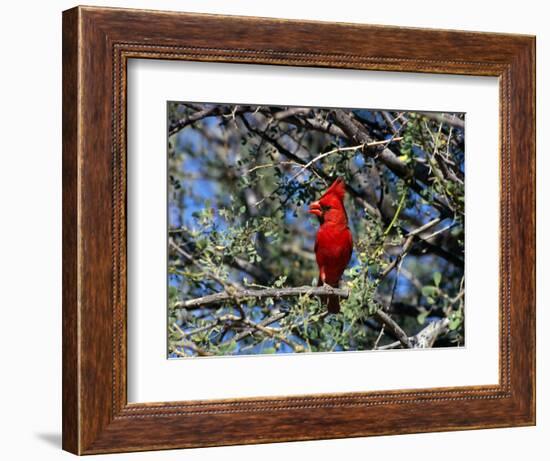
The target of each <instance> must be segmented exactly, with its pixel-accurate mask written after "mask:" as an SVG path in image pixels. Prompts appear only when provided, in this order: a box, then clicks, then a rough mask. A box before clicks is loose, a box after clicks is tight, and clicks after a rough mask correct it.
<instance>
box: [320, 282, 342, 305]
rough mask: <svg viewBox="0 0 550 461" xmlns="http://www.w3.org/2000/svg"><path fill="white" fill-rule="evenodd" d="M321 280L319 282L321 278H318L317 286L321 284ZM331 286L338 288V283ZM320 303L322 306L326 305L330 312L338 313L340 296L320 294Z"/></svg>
mask: <svg viewBox="0 0 550 461" xmlns="http://www.w3.org/2000/svg"><path fill="white" fill-rule="evenodd" d="M322 285H323V282H321V278H319V281H318V282H317V286H319V287H320V286H322ZM330 286H331V287H333V288H338V284H336V285H332V284H330ZM320 299H321V304H322V305H323V306H327V310H328V311H329V312H330V313H331V314H338V312H340V298H339V297H338V296H320Z"/></svg>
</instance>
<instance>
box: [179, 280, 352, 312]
mask: <svg viewBox="0 0 550 461" xmlns="http://www.w3.org/2000/svg"><path fill="white" fill-rule="evenodd" d="M302 295H308V296H338V297H340V298H344V299H346V298H348V296H349V292H348V290H345V289H340V288H332V287H331V286H322V287H311V286H307V285H305V286H302V287H290V288H266V289H264V290H249V289H241V290H233V289H230V290H225V291H222V292H220V293H214V294H211V295H206V296H202V297H200V298H195V299H189V300H187V301H179V302H177V303H176V304H175V305H174V307H175V308H176V309H188V308H193V307H196V306H208V305H211V304H220V303H223V302H225V301H243V300H245V299H249V298H255V299H264V298H275V299H279V298H290V297H293V296H302Z"/></svg>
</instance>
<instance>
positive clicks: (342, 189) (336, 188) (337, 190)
mask: <svg viewBox="0 0 550 461" xmlns="http://www.w3.org/2000/svg"><path fill="white" fill-rule="evenodd" d="M327 195H336V196H337V197H338V198H339V199H340V200H344V196H345V195H346V184H345V183H344V181H343V180H342V178H337V179H336V181H334V182H333V183H332V184H331V186H330V187H329V188H328V189H327V191H326V192H325V193H324V194H323V197H326V196H327ZM323 197H321V199H322V198H323Z"/></svg>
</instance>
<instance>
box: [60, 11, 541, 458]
mask: <svg viewBox="0 0 550 461" xmlns="http://www.w3.org/2000/svg"><path fill="white" fill-rule="evenodd" d="M132 58H146V59H170V60H187V61H218V62H231V63H254V64H276V65H285V66H311V67H331V68H346V69H368V70H384V71H407V72H429V73H444V74H460V75H486V76H496V77H498V78H499V82H500V83H499V84H500V121H499V122H500V132H499V136H500V146H499V149H500V183H501V187H500V288H499V289H500V306H499V309H500V325H499V326H500V332H499V338H500V344H499V373H500V379H499V384H498V385H494V386H469V387H451V388H437V389H417V390H414V391H411V390H398V391H383V392H365V393H342V394H327V395H302V396H296V397H277V396H275V397H269V398H248V399H235V400H207V401H193V402H163V403H155V404H153V403H151V404H146V403H145V404H142V403H140V404H129V403H128V402H127V398H126V369H127V368H126V367H127V365H126V310H127V305H126V219H125V212H126V211H125V210H126V102H127V101H126V97H127V95H126V68H127V62H128V60H129V59H132ZM62 395H63V448H64V449H65V450H68V451H70V452H73V453H77V454H91V453H105V452H122V451H137V450H154V449H168V448H181V447H198V446H213V445H232V444H243V443H263V442H276V441H288V440H310V439H326V438H336V437H355V436H367V435H382V434H403V433H412V432H431V431H442V430H462V429H476V428H489V427H506V426H523V425H533V424H535V38H534V37H531V36H519V35H507V34H489V33H474V32H458V31H447V30H425V29H409V28H398V27H385V26H371V25H355V24H353V25H352V24H334V23H321V22H311V21H308V22H306V21H287V20H278V19H265V18H249V17H236V16H235V17H223V16H215V15H200V14H186V13H172V12H159V11H140V10H124V9H110V8H93V7H77V8H73V9H71V10H68V11H65V12H64V13H63V394H62Z"/></svg>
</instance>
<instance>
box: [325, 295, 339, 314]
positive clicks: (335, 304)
mask: <svg viewBox="0 0 550 461" xmlns="http://www.w3.org/2000/svg"><path fill="white" fill-rule="evenodd" d="M327 297H328V296H327ZM327 309H328V311H329V312H330V313H331V314H338V312H340V298H339V297H338V296H330V297H328V304H327Z"/></svg>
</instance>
